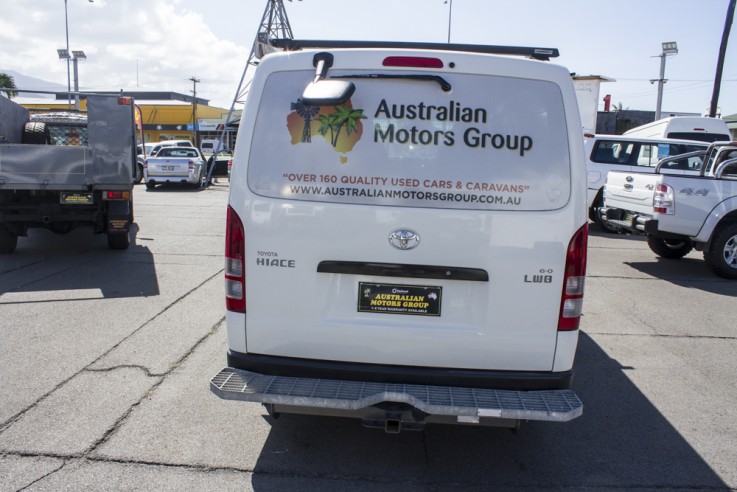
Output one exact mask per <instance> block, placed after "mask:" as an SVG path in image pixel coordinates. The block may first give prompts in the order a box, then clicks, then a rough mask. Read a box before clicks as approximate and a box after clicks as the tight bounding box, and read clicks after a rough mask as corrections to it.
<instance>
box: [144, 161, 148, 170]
mask: <svg viewBox="0 0 737 492" xmlns="http://www.w3.org/2000/svg"><path fill="white" fill-rule="evenodd" d="M143 168H144V169H148V159H145V160H144V161H143Z"/></svg>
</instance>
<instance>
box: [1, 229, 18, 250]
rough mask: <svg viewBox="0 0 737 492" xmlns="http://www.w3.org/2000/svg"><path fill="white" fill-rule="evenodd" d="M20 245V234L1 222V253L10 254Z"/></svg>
mask: <svg viewBox="0 0 737 492" xmlns="http://www.w3.org/2000/svg"><path fill="white" fill-rule="evenodd" d="M16 246H18V236H17V235H16V234H13V232H12V231H11V230H10V229H8V228H7V227H5V226H4V225H1V224H0V254H9V253H12V252H14V251H15V248H16Z"/></svg>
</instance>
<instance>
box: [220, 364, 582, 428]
mask: <svg viewBox="0 0 737 492" xmlns="http://www.w3.org/2000/svg"><path fill="white" fill-rule="evenodd" d="M210 391H212V392H213V393H214V394H215V395H217V396H219V397H220V398H223V399H226V400H240V401H249V402H259V403H263V404H265V405H283V406H293V407H302V408H316V409H332V410H335V411H355V412H358V411H360V410H362V409H365V408H367V407H373V406H377V405H381V404H384V403H386V402H393V403H402V404H407V405H410V406H412V407H414V408H416V409H417V410H419V411H420V412H423V413H425V414H427V415H439V416H449V417H455V418H456V421H457V422H458V423H479V420H480V419H482V418H487V419H488V418H491V419H505V420H518V421H519V420H542V421H554V422H566V421H569V420H572V419H574V418H576V417H579V416H580V415H581V414H582V412H583V403H581V400H580V399H579V398H578V396H577V395H576V394H575V393H574V392H573V391H571V390H569V389H565V390H544V391H510V390H494V389H482V388H461V387H451V386H426V385H417V384H394V383H370V382H359V381H338V380H326V379H312V378H295V377H286V376H265V375H262V374H257V373H254V372H248V371H243V370H240V369H233V368H231V367H226V368H224V369H222V370H221V371H220V372H219V373H218V374H216V375H215V376H214V377H213V378H212V379H211V380H210Z"/></svg>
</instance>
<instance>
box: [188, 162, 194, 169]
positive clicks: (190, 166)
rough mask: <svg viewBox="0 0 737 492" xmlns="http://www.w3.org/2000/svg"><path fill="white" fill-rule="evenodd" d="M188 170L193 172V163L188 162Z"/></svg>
mask: <svg viewBox="0 0 737 492" xmlns="http://www.w3.org/2000/svg"><path fill="white" fill-rule="evenodd" d="M189 170H190V171H194V161H189Z"/></svg>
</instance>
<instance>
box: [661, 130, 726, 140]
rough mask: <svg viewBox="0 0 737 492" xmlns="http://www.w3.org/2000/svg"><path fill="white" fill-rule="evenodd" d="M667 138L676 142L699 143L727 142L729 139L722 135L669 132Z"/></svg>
mask: <svg viewBox="0 0 737 492" xmlns="http://www.w3.org/2000/svg"><path fill="white" fill-rule="evenodd" d="M668 138H674V139H677V140H698V141H699V142H709V143H711V142H718V141H729V137H728V136H727V135H724V134H723V133H685V132H671V133H669V134H668Z"/></svg>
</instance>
